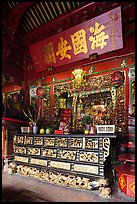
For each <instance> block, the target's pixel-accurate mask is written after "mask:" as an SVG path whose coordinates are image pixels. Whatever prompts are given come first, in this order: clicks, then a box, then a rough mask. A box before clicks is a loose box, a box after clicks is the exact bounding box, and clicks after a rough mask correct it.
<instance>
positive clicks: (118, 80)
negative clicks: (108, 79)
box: [112, 71, 124, 86]
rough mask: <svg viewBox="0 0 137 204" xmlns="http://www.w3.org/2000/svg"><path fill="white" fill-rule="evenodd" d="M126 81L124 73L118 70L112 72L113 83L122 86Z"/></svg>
mask: <svg viewBox="0 0 137 204" xmlns="http://www.w3.org/2000/svg"><path fill="white" fill-rule="evenodd" d="M123 83H124V73H123V72H120V71H116V72H114V73H113V74H112V84H113V85H114V86H120V85H122V84H123Z"/></svg>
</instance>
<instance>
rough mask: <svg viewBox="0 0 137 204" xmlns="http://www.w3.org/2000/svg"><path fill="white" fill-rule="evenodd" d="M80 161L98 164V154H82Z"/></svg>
mask: <svg viewBox="0 0 137 204" xmlns="http://www.w3.org/2000/svg"><path fill="white" fill-rule="evenodd" d="M79 160H80V161H87V162H95V163H98V153H94V152H80V158H79Z"/></svg>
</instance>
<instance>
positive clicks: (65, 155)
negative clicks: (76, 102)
mask: <svg viewBox="0 0 137 204" xmlns="http://www.w3.org/2000/svg"><path fill="white" fill-rule="evenodd" d="M58 157H59V158H62V159H70V160H75V158H76V151H71V150H62V149H60V150H59V156H58Z"/></svg>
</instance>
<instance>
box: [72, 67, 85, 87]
mask: <svg viewBox="0 0 137 204" xmlns="http://www.w3.org/2000/svg"><path fill="white" fill-rule="evenodd" d="M85 73H86V71H84V70H83V69H80V68H78V69H75V70H74V71H73V72H72V74H73V75H74V79H73V80H72V81H73V86H74V88H80V87H81V86H83V85H84V83H85Z"/></svg>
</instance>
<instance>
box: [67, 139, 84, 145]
mask: <svg viewBox="0 0 137 204" xmlns="http://www.w3.org/2000/svg"><path fill="white" fill-rule="evenodd" d="M70 146H71V147H82V138H71V139H70Z"/></svg>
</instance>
